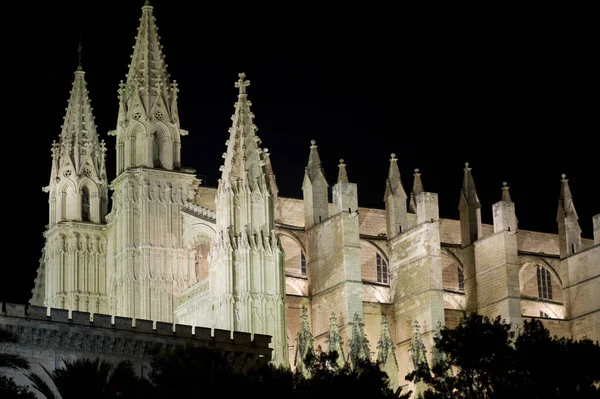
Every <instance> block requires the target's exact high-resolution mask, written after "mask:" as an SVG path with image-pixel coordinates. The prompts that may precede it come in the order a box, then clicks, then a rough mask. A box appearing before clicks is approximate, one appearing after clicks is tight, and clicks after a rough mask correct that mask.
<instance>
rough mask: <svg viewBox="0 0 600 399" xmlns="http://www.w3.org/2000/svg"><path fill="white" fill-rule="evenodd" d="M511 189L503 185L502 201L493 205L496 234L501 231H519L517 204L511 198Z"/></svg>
mask: <svg viewBox="0 0 600 399" xmlns="http://www.w3.org/2000/svg"><path fill="white" fill-rule="evenodd" d="M508 189H509V187H508V185H507V183H506V182H503V183H502V200H501V201H499V202H496V203H495V204H494V205H492V212H493V214H494V233H497V232H499V231H504V230H507V231H513V232H515V231H517V223H518V221H517V216H516V213H515V203H514V202H512V200H511V198H510V193H509V191H508Z"/></svg>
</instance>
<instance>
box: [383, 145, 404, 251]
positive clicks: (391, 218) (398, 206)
mask: <svg viewBox="0 0 600 399" xmlns="http://www.w3.org/2000/svg"><path fill="white" fill-rule="evenodd" d="M383 198H384V201H385V210H386V225H387V238H388V240H390V239H392V238H394V237H395V236H397V235H398V234H400V233H402V232H404V231H406V230H408V215H407V211H408V209H407V204H406V200H407V197H406V191H404V187H403V186H402V179H401V178H400V169H399V168H398V158H396V154H394V153H392V154H391V158H390V169H389V171H388V178H387V180H386V182H385V195H384V197H383Z"/></svg>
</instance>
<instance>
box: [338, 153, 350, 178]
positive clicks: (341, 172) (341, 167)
mask: <svg viewBox="0 0 600 399" xmlns="http://www.w3.org/2000/svg"><path fill="white" fill-rule="evenodd" d="M338 168H339V171H338V179H337V182H338V183H349V181H348V173H347V172H346V164H345V163H344V160H343V159H340V164H339V165H338Z"/></svg>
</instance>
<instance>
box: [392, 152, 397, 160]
mask: <svg viewBox="0 0 600 399" xmlns="http://www.w3.org/2000/svg"><path fill="white" fill-rule="evenodd" d="M391 157H392V158H391V159H390V161H397V160H398V158H396V153H395V152H392V154H391Z"/></svg>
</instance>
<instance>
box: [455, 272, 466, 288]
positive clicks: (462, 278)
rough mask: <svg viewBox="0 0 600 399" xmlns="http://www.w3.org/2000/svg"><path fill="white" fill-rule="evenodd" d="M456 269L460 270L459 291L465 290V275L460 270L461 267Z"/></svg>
mask: <svg viewBox="0 0 600 399" xmlns="http://www.w3.org/2000/svg"><path fill="white" fill-rule="evenodd" d="M456 268H457V269H458V289H459V290H461V291H464V290H465V275H464V274H463V271H462V270H461V269H460V267H458V266H456Z"/></svg>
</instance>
